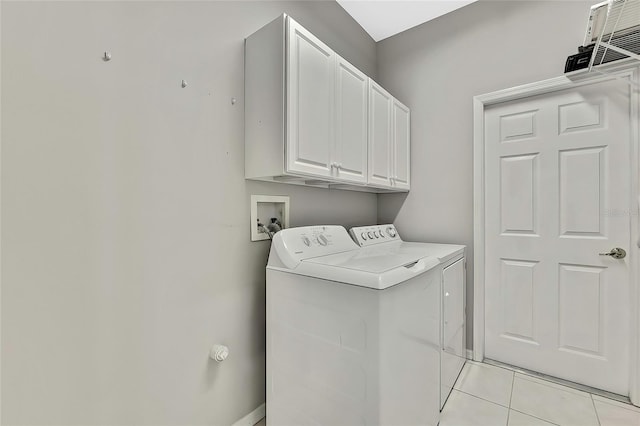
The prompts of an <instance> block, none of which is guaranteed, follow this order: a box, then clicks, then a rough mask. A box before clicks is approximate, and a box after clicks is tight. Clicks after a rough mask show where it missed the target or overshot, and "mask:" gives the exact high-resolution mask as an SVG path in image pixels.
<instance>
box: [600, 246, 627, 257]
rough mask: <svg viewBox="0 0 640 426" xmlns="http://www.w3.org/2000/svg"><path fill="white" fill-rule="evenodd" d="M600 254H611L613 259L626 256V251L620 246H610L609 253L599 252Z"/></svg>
mask: <svg viewBox="0 0 640 426" xmlns="http://www.w3.org/2000/svg"><path fill="white" fill-rule="evenodd" d="M600 256H611V257H613V258H614V259H624V258H625V257H627V252H626V251H624V249H621V248H620V247H616V248H612V249H611V251H610V252H609V253H600Z"/></svg>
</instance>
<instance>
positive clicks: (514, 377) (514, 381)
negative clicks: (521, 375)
mask: <svg viewBox="0 0 640 426" xmlns="http://www.w3.org/2000/svg"><path fill="white" fill-rule="evenodd" d="M511 374H512V376H511V392H510V393H509V411H507V426H509V417H511V400H512V399H513V386H514V385H515V383H516V373H515V371H512V372H511Z"/></svg>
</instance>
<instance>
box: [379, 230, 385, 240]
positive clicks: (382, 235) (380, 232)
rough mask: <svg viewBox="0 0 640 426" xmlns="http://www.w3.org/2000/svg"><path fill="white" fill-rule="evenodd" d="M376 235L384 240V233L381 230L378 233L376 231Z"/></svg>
mask: <svg viewBox="0 0 640 426" xmlns="http://www.w3.org/2000/svg"><path fill="white" fill-rule="evenodd" d="M378 233H379V234H380V236H381V237H382V238H384V232H382V229H381V230H379V231H378Z"/></svg>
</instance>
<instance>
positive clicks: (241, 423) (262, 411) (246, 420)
mask: <svg viewBox="0 0 640 426" xmlns="http://www.w3.org/2000/svg"><path fill="white" fill-rule="evenodd" d="M266 415H267V406H266V404H262V405H260V406H259V407H258V408H256V409H255V410H253V411H252V412H250V413H249V414H247V415H246V416H244V417H243V418H241V419H240V420H238V421H237V422H235V423H234V424H233V426H253V425H255V424H256V423H258V422H259V421H260V420H262V419H264V417H265V416H266Z"/></svg>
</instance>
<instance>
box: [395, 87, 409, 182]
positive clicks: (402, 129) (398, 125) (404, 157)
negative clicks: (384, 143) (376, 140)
mask: <svg viewBox="0 0 640 426" xmlns="http://www.w3.org/2000/svg"><path fill="white" fill-rule="evenodd" d="M409 115H410V113H409V108H407V107H406V106H404V105H402V104H401V103H400V102H398V100H397V99H394V100H393V107H392V113H391V116H392V122H393V145H392V147H393V149H392V155H391V158H392V164H393V167H392V174H391V182H392V184H393V187H394V188H397V189H406V190H408V189H409V175H410V170H409V169H410V158H411V155H410V154H411V153H410V149H411V146H410V143H409V141H410V120H409Z"/></svg>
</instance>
